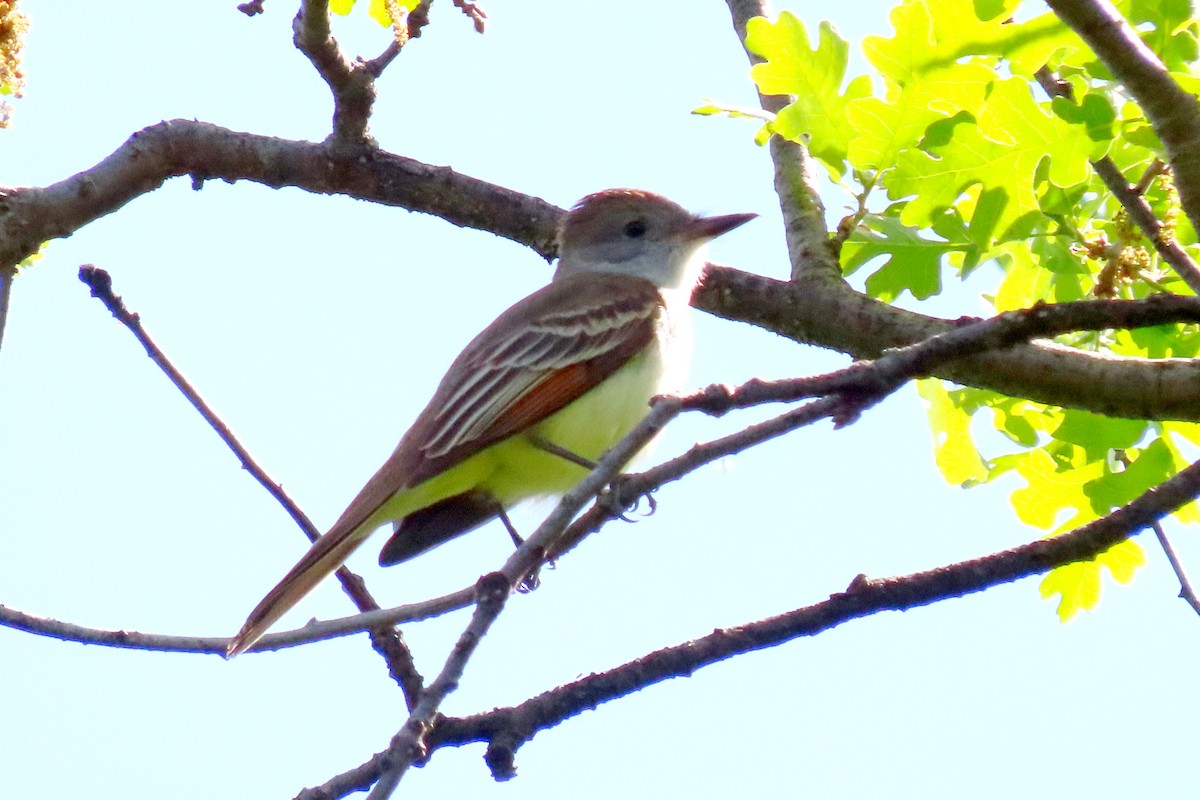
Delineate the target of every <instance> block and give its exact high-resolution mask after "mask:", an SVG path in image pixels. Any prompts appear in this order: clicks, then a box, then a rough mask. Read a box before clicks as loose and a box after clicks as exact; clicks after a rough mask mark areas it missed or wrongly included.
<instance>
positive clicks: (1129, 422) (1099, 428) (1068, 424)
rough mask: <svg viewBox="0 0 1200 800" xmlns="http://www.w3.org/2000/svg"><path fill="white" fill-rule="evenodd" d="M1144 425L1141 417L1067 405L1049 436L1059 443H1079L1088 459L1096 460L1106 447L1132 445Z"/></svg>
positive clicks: (1105, 454)
mask: <svg viewBox="0 0 1200 800" xmlns="http://www.w3.org/2000/svg"><path fill="white" fill-rule="evenodd" d="M1148 425H1149V423H1148V422H1147V421H1146V420H1144V419H1118V418H1117V417H1105V416H1101V415H1100V414H1093V413H1091V412H1090V411H1080V410H1077V409H1072V408H1068V409H1063V417H1062V424H1060V425H1059V426H1058V427H1057V428H1055V430H1054V432H1053V434H1051V435H1052V436H1053V437H1054V438H1055V439H1058V440H1059V441H1061V442H1070V443H1072V444H1077V445H1079V446H1080V447H1082V448H1083V449H1084V452H1085V453H1086V454H1087V456H1088V458H1089V460H1092V461H1098V460H1101V459H1104V458H1106V457H1107V456H1108V452H1109V451H1110V450H1126V449H1128V448H1130V447H1133V446H1134V445H1135V444H1137V442H1138V440H1139V439H1141V438H1142V436H1143V435H1145V433H1146V428H1147V426H1148ZM1144 455H1145V454H1143V456H1144Z"/></svg>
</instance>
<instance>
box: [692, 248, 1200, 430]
mask: <svg viewBox="0 0 1200 800" xmlns="http://www.w3.org/2000/svg"><path fill="white" fill-rule="evenodd" d="M693 304H694V305H696V306H697V307H698V308H702V309H704V310H705V311H708V312H710V313H712V314H715V315H717V316H719V317H724V318H726V319H730V320H736V321H739V322H748V323H750V324H752V325H756V326H758V327H760V328H764V329H766V330H770V331H774V332H775V333H778V334H780V335H782V336H786V337H788V338H789V339H794V340H795V341H798V342H806V343H809V344H815V345H818V346H820V347H827V348H830V349H833V350H838V351H841V352H843V353H848V354H850V355H852V356H854V357H855V358H858V359H868V358H872V359H873V358H878V357H879V355H880V354H881V353H882V352H883V351H884V350H887V349H889V348H895V347H903V346H905V345H909V344H913V343H915V342H919V341H921V340H923V339H927V338H929V337H930V336H932V335H934V334H936V333H940V332H944V331H948V330H951V329H952V328H953V327H954V326H955V323H954V322H952V321H949V320H942V319H938V318H936V317H930V316H927V315H924V314H918V313H916V312H913V311H905V310H902V309H898V308H893V307H890V306H887V305H885V304H883V303H881V302H879V301H878V300H874V299H872V298H870V297H867V296H866V295H863V294H860V293H858V292H854V291H851V290H850V289H848V288H845V287H842V286H839V285H836V284H828V283H821V282H814V281H806V282H803V283H785V282H783V281H776V280H772V279H771V278H765V277H763V276H761V275H752V274H749V273H745V272H739V271H737V270H733V269H727V268H711V267H710V269H709V270H708V272H707V273H706V277H705V280H704V285H703V286H701V288H700V290H699V292H698V293H697V295H696V296H695V297H694V298H693ZM933 374H934V375H936V376H937V377H940V378H946V379H947V380H952V381H956V382H957V383H961V384H963V385H967V386H978V387H982V388H985V389H992V390H994V391H997V392H1001V393H1003V394H1007V395H1012V396H1014V397H1027V398H1029V399H1030V400H1035V401H1037V402H1040V403H1046V404H1048V405H1060V406H1070V407H1072V408H1080V409H1086V410H1088V411H1093V412H1095V413H1098V414H1108V415H1111V416H1114V417H1128V418H1131V419H1158V420H1187V421H1200V407H1197V405H1196V402H1195V398H1196V397H1197V396H1200V394H1198V393H1200V369H1197V362H1196V361H1195V360H1191V359H1161V360H1147V359H1140V358H1120V357H1117V356H1109V355H1101V354H1095V353H1084V352H1081V351H1078V350H1072V349H1070V348H1067V347H1062V346H1059V345H1055V344H1036V345H1019V346H1016V347H1013V348H1010V349H1009V350H1006V351H1004V352H999V353H985V354H982V355H978V356H974V357H972V358H969V359H964V360H961V361H956V362H954V363H953V364H947V365H943V366H941V367H938V368H937V369H936V370H934V371H933Z"/></svg>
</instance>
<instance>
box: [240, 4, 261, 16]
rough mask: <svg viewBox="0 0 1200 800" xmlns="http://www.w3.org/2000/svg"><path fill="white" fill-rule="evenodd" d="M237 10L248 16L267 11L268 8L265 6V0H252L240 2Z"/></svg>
mask: <svg viewBox="0 0 1200 800" xmlns="http://www.w3.org/2000/svg"><path fill="white" fill-rule="evenodd" d="M237 10H238V11H240V12H242V13H243V14H245V15H246V16H247V17H253V16H256V15H258V14H262V13H263V12H264V11H266V9H264V8H263V0H250V2H248V3H240V4H238V7H237Z"/></svg>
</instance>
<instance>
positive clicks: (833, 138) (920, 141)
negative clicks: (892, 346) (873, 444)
mask: <svg viewBox="0 0 1200 800" xmlns="http://www.w3.org/2000/svg"><path fill="white" fill-rule="evenodd" d="M1116 5H1117V6H1118V10H1119V11H1120V12H1121V13H1122V14H1123V15H1125V16H1126V18H1127V19H1128V20H1129V21H1130V23H1131V24H1132V25H1133V26H1134V27H1135V29H1136V30H1137V31H1138V32H1139V35H1140V36H1141V38H1142V41H1143V42H1144V43H1145V44H1146V45H1147V46H1148V47H1149V48H1150V49H1151V50H1152V51H1153V52H1154V53H1155V54H1157V56H1158V57H1159V58H1160V59H1161V60H1162V62H1163V64H1164V65H1166V67H1167V69H1168V70H1169V71H1170V72H1171V74H1172V76H1173V77H1174V78H1175V79H1176V80H1177V81H1178V82H1179V83H1180V85H1182V86H1184V87H1185V88H1189V89H1190V88H1192V87H1194V86H1195V85H1196V78H1195V77H1194V76H1193V74H1192V65H1193V63H1194V62H1195V61H1196V60H1197V54H1198V46H1197V41H1198V34H1200V25H1198V23H1197V21H1196V20H1195V19H1193V18H1192V17H1191V8H1190V4H1189V3H1187V2H1185V1H1182V0H1181V1H1176V0H1160V1H1155V0H1123V2H1118V3H1116ZM1032 6H1033V4H1028V3H1026V4H1022V3H1021V2H1020V0H974V2H972V0H907V1H906V2H903V3H901V4H900V5H899V6H897V7H896V8H895V9H894V10H893V12H892V14H891V17H890V21H891V23H892V26H893V28H894V30H895V33H894V35H892V36H890V37H881V36H877V37H869V38H868V39H866V40H865V41H864V42H863V53H862V54H863V56H864V57H865V60H866V63H867V64H868V65H869V66H870V68H871V73H870V74H861V75H856V76H853V77H851V76H848V74H847V72H848V65H849V63H850V49H849V43H848V42H847V41H846V40H845V39H843V38H842V37H841V36H840V35H839V34H838V33H837V31H836V30H835V28H834V27H833V26H832V25H831V24H829V23H822V24H821V25H820V27H819V30H818V32H817V40H816V44H815V46H814V45H813V44H812V43H811V39H810V37H809V34H808V31H807V29H806V27H805V25H804V23H803V21H801V20H800V19H799V18H797V17H796V16H794V15H792V14H789V13H787V12H785V13H783V14H781V15H780V16H779V18H778V19H777V20H775V21H768V20H767V19H763V18H757V19H754V20H752V21H751V23H750V24H749V25H748V26H747V38H746V46H747V48H748V49H749V50H751V51H752V52H753V53H755V54H757V55H759V56H761V57H762V58H763V59H764V61H763V62H762V63H760V64H757V65H756V66H755V67H754V68H753V78H754V80H755V82H756V83H757V85H758V88H759V91H760V92H762V93H763V94H768V95H791V96H792V97H794V100H793V101H792V102H791V103H789V104H788V105H787V106H786V107H785V108H783V109H782V110H781V111H780V112H779V113H778V114H777V115H775V116H774V118H773V119H771V120H769V121H768V122H767V123H766V124H765V125H764V126H763V129H762V130H761V131H760V133H759V137H758V138H759V141H765V139H766V138H769V136H770V135H778V136H781V137H784V138H786V139H789V140H791V141H795V142H801V143H803V144H805V145H806V147H807V148H808V150H809V152H810V153H811V155H812V156H813V157H814V158H815V159H816V160H817V161H819V162H820V163H821V164H822V165H823V166H824V167H825V169H826V170H827V171H828V174H829V176H830V178H831V179H832V180H833V181H834V182H835V183H836V184H837V185H839V186H840V187H842V188H843V189H844V190H845V191H846V192H847V193H848V194H849V196H850V199H851V207H852V208H853V209H854V211H853V212H852V213H851V214H850V215H849V216H847V217H846V218H845V219H843V220H842V222H841V224H840V225H839V226H838V233H837V235H836V237H837V244H839V245H840V256H841V266H842V270H843V273H844V274H845V275H852V274H855V273H861V274H860V275H859V279H861V280H862V282H863V286H864V288H865V290H866V292H867V293H868V294H870V295H871V296H873V297H876V298H879V299H881V300H884V301H886V302H892V301H895V300H897V299H898V298H900V297H901V296H902V295H903V294H904V293H905V292H907V293H908V294H909V295H911V296H912V297H913V298H914V299H915V300H918V301H924V300H928V299H929V298H932V297H934V296H936V295H938V294H940V293H941V292H942V291H943V287H944V280H945V276H946V275H948V274H950V275H957V276H958V277H960V278H965V277H967V276H968V275H971V274H972V273H974V272H975V271H976V270H985V271H983V272H980V276H981V277H987V276H995V282H994V283H992V284H991V285H990V288H989V290H988V292H987V293H986V294H985V299H986V300H987V301H988V302H989V303H990V304H991V305H992V306H993V307H994V308H995V310H996V311H998V312H999V311H1007V310H1013V309H1020V308H1026V307H1029V306H1033V305H1035V304H1038V303H1053V302H1063V301H1071V300H1080V299H1085V298H1088V297H1092V296H1095V297H1110V298H1125V299H1135V298H1145V297H1148V296H1151V295H1153V294H1156V293H1163V292H1171V293H1181V294H1191V291H1190V290H1189V289H1188V287H1187V286H1186V284H1185V283H1184V282H1183V280H1182V279H1180V277H1179V276H1178V275H1176V274H1175V273H1174V272H1173V271H1171V270H1170V269H1169V268H1168V267H1167V266H1166V265H1165V264H1164V263H1162V262H1161V256H1160V254H1159V252H1158V249H1159V248H1158V247H1156V246H1158V245H1162V244H1163V243H1164V242H1170V243H1172V244H1178V245H1180V246H1182V247H1183V248H1184V249H1185V250H1187V251H1194V250H1195V248H1196V244H1197V241H1196V232H1195V230H1193V229H1192V227H1191V226H1190V225H1189V224H1188V222H1187V220H1186V218H1185V217H1184V216H1183V215H1182V214H1180V213H1179V200H1178V197H1177V195H1176V193H1175V190H1174V186H1173V184H1172V181H1171V178H1170V174H1169V172H1168V171H1165V170H1163V169H1162V161H1163V160H1164V153H1163V146H1162V143H1161V142H1160V141H1159V140H1158V138H1157V136H1156V135H1155V133H1154V131H1153V129H1152V128H1151V125H1150V123H1149V122H1148V120H1147V119H1146V116H1145V114H1144V113H1143V112H1142V110H1141V109H1140V108H1139V107H1138V106H1137V105H1136V104H1134V103H1133V102H1131V101H1130V100H1129V99H1128V98H1127V97H1126V96H1125V94H1124V93H1123V91H1122V88H1121V87H1120V85H1118V83H1117V82H1116V81H1115V80H1114V78H1113V76H1112V74H1111V73H1110V72H1109V71H1108V69H1107V68H1106V67H1105V66H1104V65H1103V64H1102V63H1101V62H1100V61H1099V60H1097V59H1096V57H1095V55H1094V54H1093V53H1092V51H1091V50H1090V49H1089V48H1088V47H1086V46H1085V45H1084V44H1083V42H1082V41H1081V40H1080V39H1079V38H1078V36H1076V34H1075V33H1073V32H1072V31H1071V30H1070V29H1069V28H1068V27H1067V26H1066V25H1065V24H1063V23H1062V22H1061V21H1060V20H1059V19H1058V18H1057V17H1056V16H1055V15H1054V14H1053V13H1035V14H1033V15H1032V16H1030V15H1028V12H1029V10H1030V7H1032ZM1036 10H1037V11H1040V10H1041V9H1040V8H1038V9H1036ZM1023 12H1026V13H1025V14H1024V15H1023ZM705 110H706V111H708V112H709V113H713V112H715V111H720V110H723V109H721V108H719V107H718V106H710V107H708V108H707V109H705ZM1101 160H1107V161H1108V162H1110V163H1111V164H1112V165H1115V167H1116V169H1117V170H1119V172H1120V174H1121V175H1123V176H1125V179H1126V180H1127V181H1128V182H1129V183H1130V184H1131V185H1135V186H1137V190H1138V191H1139V192H1140V193H1141V196H1142V197H1143V198H1144V200H1145V201H1146V202H1147V203H1148V204H1149V206H1150V209H1151V210H1152V211H1153V213H1154V215H1155V216H1156V217H1157V219H1158V220H1159V221H1160V222H1161V227H1160V228H1159V229H1158V231H1157V232H1156V233H1155V234H1154V235H1155V236H1156V237H1157V241H1154V240H1152V239H1151V238H1150V237H1148V236H1147V234H1146V233H1145V232H1144V231H1143V230H1142V229H1139V228H1138V227H1136V226H1135V225H1133V224H1131V222H1130V220H1129V219H1128V216H1127V212H1126V209H1125V208H1124V207H1123V206H1122V205H1121V203H1120V202H1119V200H1118V199H1117V198H1116V197H1114V196H1113V194H1112V193H1111V192H1110V191H1109V189H1108V188H1107V186H1106V184H1105V183H1104V181H1103V180H1102V178H1101V176H1100V175H1099V174H1098V172H1097V170H1096V169H1095V165H1096V164H1097V163H1098V162H1100V161H1101ZM1057 341H1058V343H1059V344H1061V345H1063V346H1066V347H1071V348H1079V349H1084V350H1088V351H1091V352H1099V353H1106V354H1111V355H1113V356H1140V357H1149V358H1165V357H1176V358H1192V357H1195V356H1196V355H1197V352H1198V349H1200V335H1198V331H1197V330H1196V328H1195V326H1177V325H1173V326H1164V327H1161V328H1150V329H1143V330H1135V331H1117V332H1098V333H1097V332H1089V333H1085V334H1073V335H1070V336H1065V337H1060V338H1059V339H1058V340H1057ZM920 392H921V396H922V398H923V399H924V401H925V402H926V404H927V408H928V416H929V421H930V425H931V427H932V429H933V433H934V437H935V454H936V459H937V463H938V466H939V468H940V469H941V471H942V474H943V475H944V477H945V478H946V480H947V481H949V482H951V483H954V484H958V485H964V486H969V485H975V484H979V483H982V482H986V481H992V480H996V479H997V478H1000V477H1001V476H1005V475H1012V476H1014V477H1015V478H1016V479H1017V481H1018V482H1019V484H1020V486H1019V488H1017V489H1016V490H1015V491H1014V492H1013V494H1012V503H1013V508H1014V510H1015V512H1016V514H1017V516H1018V517H1019V518H1020V519H1021V520H1022V521H1023V522H1025V523H1026V524H1028V525H1030V526H1032V527H1034V528H1037V529H1039V530H1042V531H1045V532H1046V533H1047V534H1048V535H1055V534H1058V533H1061V532H1064V531H1066V530H1069V529H1072V528H1076V527H1078V526H1080V525H1082V524H1085V523H1087V522H1089V521H1091V520H1094V519H1096V518H1098V517H1100V516H1103V515H1104V514H1106V513H1108V512H1109V511H1110V510H1112V509H1113V508H1116V507H1118V506H1120V505H1122V504H1124V503H1126V502H1128V501H1129V500H1131V499H1132V498H1134V497H1136V496H1138V495H1140V494H1141V493H1142V492H1144V491H1146V490H1147V489H1149V488H1151V487H1153V486H1155V485H1157V484H1159V483H1161V482H1162V481H1163V480H1165V479H1166V478H1168V477H1170V476H1171V475H1173V474H1175V473H1176V472H1178V470H1180V469H1181V468H1182V467H1183V466H1185V465H1186V464H1187V463H1189V460H1190V459H1189V458H1187V456H1186V455H1185V453H1184V451H1185V450H1187V449H1188V448H1189V447H1191V446H1192V445H1194V444H1196V443H1197V442H1200V427H1197V426H1195V425H1191V424H1182V423H1165V422H1156V421H1153V420H1122V419H1112V418H1107V417H1102V416H1099V415H1096V414H1092V413H1088V412H1085V411H1082V410H1076V409H1069V408H1058V407H1049V406H1044V405H1040V404H1037V403H1034V402H1031V401H1028V400H1024V399H1018V398H1013V397H1006V396H1003V395H999V394H996V393H995V392H990V391H986V390H983V389H975V388H958V387H954V386H952V385H948V384H943V383H942V382H940V381H936V380H927V381H924V382H923V383H922V385H921V387H920ZM987 423H990V425H989V424H987ZM985 451H987V453H988V454H987V455H985V454H984V452H985ZM1193 452H1194V450H1193ZM1176 517H1177V518H1178V519H1181V520H1182V521H1186V522H1196V521H1198V520H1200V512H1197V510H1196V508H1195V507H1194V506H1193V505H1189V506H1186V507H1185V508H1183V509H1182V510H1180V511H1179V512H1178V513H1177V514H1176ZM1143 561H1144V557H1143V555H1142V552H1141V549H1140V547H1139V546H1138V545H1137V544H1136V543H1134V542H1126V543H1124V544H1121V545H1118V546H1117V547H1114V548H1112V549H1111V550H1109V551H1108V552H1107V553H1105V554H1103V555H1102V556H1101V557H1099V558H1098V559H1096V560H1095V561H1093V562H1087V563H1080V564H1073V565H1069V566H1067V567H1062V568H1059V569H1057V570H1055V571H1054V572H1052V573H1051V574H1049V575H1048V576H1047V577H1046V579H1045V581H1044V582H1043V584H1042V591H1043V594H1045V595H1047V596H1050V595H1059V596H1060V598H1061V599H1060V602H1059V614H1060V616H1061V617H1062V618H1063V619H1064V620H1065V619H1068V618H1070V617H1071V616H1072V615H1073V614H1074V613H1075V612H1077V611H1078V610H1081V609H1087V608H1091V607H1093V606H1094V605H1095V603H1096V601H1097V599H1098V597H1099V586H1100V573H1101V571H1102V570H1104V569H1106V570H1108V571H1109V572H1110V574H1111V575H1112V576H1113V577H1114V578H1116V579H1117V580H1118V581H1121V582H1127V581H1128V580H1130V579H1131V577H1132V575H1133V572H1134V570H1135V569H1136V568H1137V567H1138V566H1140V565H1141V564H1142V563H1143Z"/></svg>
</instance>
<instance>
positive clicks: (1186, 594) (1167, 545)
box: [1150, 522, 1200, 614]
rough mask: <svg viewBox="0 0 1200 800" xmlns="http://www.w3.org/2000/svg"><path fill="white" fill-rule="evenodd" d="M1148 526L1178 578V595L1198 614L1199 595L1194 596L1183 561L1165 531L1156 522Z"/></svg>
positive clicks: (1199, 612) (1194, 592)
mask: <svg viewBox="0 0 1200 800" xmlns="http://www.w3.org/2000/svg"><path fill="white" fill-rule="evenodd" d="M1150 527H1151V528H1153V530H1154V535H1155V537H1157V538H1158V546H1159V547H1161V548H1162V551H1163V552H1164V553H1166V556H1167V561H1169V562H1170V563H1171V569H1172V570H1173V571H1174V572H1175V577H1176V578H1177V579H1178V580H1179V596H1180V597H1182V598H1183V599H1184V600H1185V601H1186V602H1187V604H1188V605H1189V606H1191V607H1192V610H1193V611H1195V612H1196V613H1197V614H1200V597H1197V596H1196V590H1195V588H1193V587H1192V582H1191V580H1190V579H1189V578H1188V575H1187V570H1185V569H1184V568H1183V562H1182V561H1180V560H1179V556H1178V555H1177V554H1176V553H1175V548H1174V546H1172V545H1171V540H1170V539H1168V538H1167V533H1166V531H1164V530H1163V527H1162V525H1160V524H1159V523H1157V522H1156V523H1154V524H1153V525H1151V526H1150Z"/></svg>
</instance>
